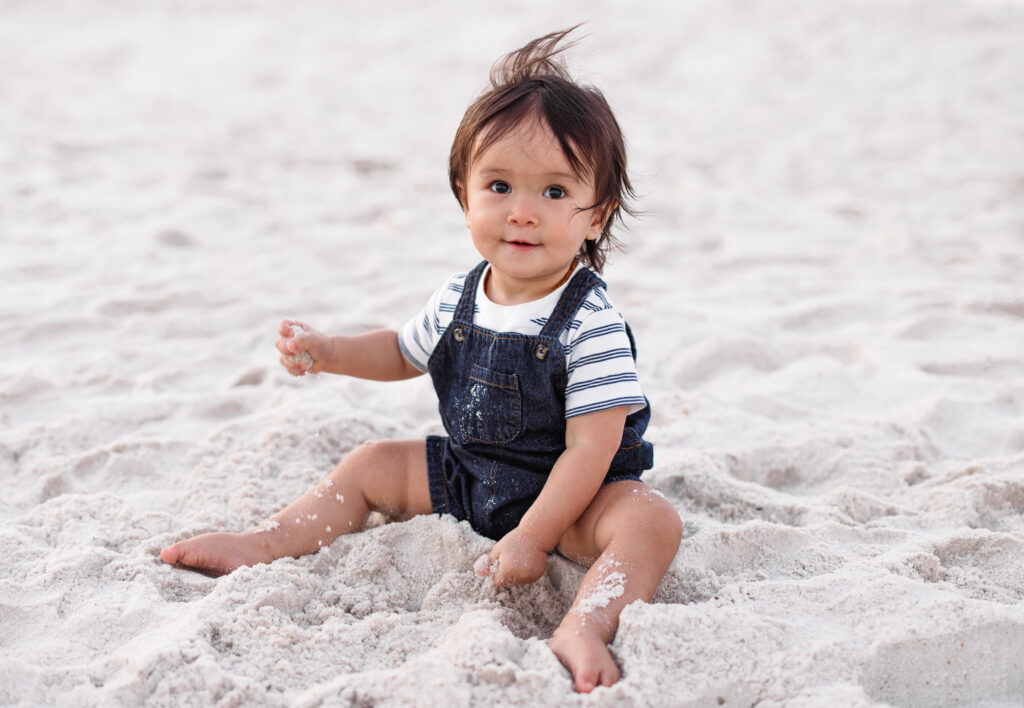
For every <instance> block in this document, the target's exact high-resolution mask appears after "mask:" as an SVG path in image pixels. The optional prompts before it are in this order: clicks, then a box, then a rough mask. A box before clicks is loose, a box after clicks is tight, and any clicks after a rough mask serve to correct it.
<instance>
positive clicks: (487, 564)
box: [473, 553, 498, 578]
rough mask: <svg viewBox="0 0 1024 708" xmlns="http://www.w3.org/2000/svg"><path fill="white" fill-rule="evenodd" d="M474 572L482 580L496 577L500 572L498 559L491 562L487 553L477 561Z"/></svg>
mask: <svg viewBox="0 0 1024 708" xmlns="http://www.w3.org/2000/svg"><path fill="white" fill-rule="evenodd" d="M473 570H474V571H475V572H476V574H477V575H479V576H480V577H481V578H486V577H488V576H491V575H494V574H495V573H496V572H497V571H498V559H497V558H495V559H494V560H491V557H490V555H488V554H487V553H485V554H483V555H482V556H480V557H479V558H477V559H476V562H475V563H474V564H473Z"/></svg>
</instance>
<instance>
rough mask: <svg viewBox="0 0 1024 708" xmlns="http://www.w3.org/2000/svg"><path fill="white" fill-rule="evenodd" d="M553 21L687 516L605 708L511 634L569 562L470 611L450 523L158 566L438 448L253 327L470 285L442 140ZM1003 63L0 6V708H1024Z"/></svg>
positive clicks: (1023, 375)
mask: <svg viewBox="0 0 1024 708" xmlns="http://www.w3.org/2000/svg"><path fill="white" fill-rule="evenodd" d="M659 4H660V5H661V7H660V8H657V7H655V6H656V5H659ZM345 7H352V8H354V9H352V10H345V9H343V8H345ZM142 8H145V9H142ZM498 8H500V9H498ZM644 8H646V9H644ZM652 8H653V9H652ZM583 19H590V20H591V24H590V26H589V32H590V35H591V36H590V38H589V39H587V40H586V41H585V42H584V44H583V46H582V47H581V48H580V49H579V50H578V51H577V52H576V53H575V61H574V65H575V66H576V67H577V68H578V69H579V72H578V73H580V74H582V75H584V76H588V77H590V78H592V79H593V80H595V81H596V82H598V83H599V84H600V86H601V87H602V88H603V89H604V90H605V92H606V94H607V95H608V97H609V99H610V100H611V102H612V104H613V105H614V107H615V108H616V110H617V111H618V115H619V117H620V120H621V122H622V124H623V127H624V129H625V131H626V133H627V135H628V137H629V140H630V146H631V150H632V152H631V157H632V166H633V176H634V179H635V182H636V186H637V188H638V191H639V192H640V194H641V195H642V197H643V198H642V201H641V202H640V206H641V207H642V208H643V209H644V210H646V211H647V216H646V217H645V218H643V219H642V220H639V221H634V222H632V223H631V226H632V231H631V232H630V233H627V234H625V238H626V240H627V241H628V242H629V243H630V245H631V250H630V252H629V253H628V254H626V255H619V256H618V257H615V258H614V259H613V262H612V264H611V267H610V268H609V270H608V272H607V279H608V280H609V282H610V284H611V293H612V296H613V297H614V299H615V300H616V302H617V303H618V304H619V305H620V306H621V307H622V308H623V309H624V310H625V311H626V313H627V315H628V317H629V319H630V321H631V324H632V325H633V328H634V330H635V331H636V332H637V334H638V337H639V339H640V346H641V349H640V368H641V375H642V377H643V381H644V383H645V386H646V390H647V392H648V394H649V397H650V398H651V400H652V401H653V404H654V407H655V411H656V412H655V417H654V421H653V424H652V426H651V430H650V438H651V439H652V440H653V442H655V443H656V446H657V453H656V459H657V462H656V467H655V469H654V470H652V471H651V472H650V473H649V475H648V476H647V479H648V481H649V482H650V483H651V484H652V485H653V486H655V487H656V488H657V489H658V490H660V492H662V493H663V494H665V495H666V496H667V497H668V499H670V500H671V501H672V503H673V504H675V506H676V507H677V508H678V510H679V511H680V513H681V514H682V516H683V519H684V520H685V539H684V541H683V544H682V547H681V549H680V551H679V555H678V557H677V558H676V561H675V564H674V566H673V567H672V569H671V570H670V572H669V574H668V576H667V577H666V578H665V581H664V582H663V584H662V586H661V588H660V590H659V593H658V595H657V597H656V602H655V603H653V604H650V605H634V606H631V607H630V608H628V609H627V610H626V612H625V613H624V614H623V617H622V625H621V628H620V630H619V634H618V637H617V639H616V640H615V643H614V645H613V651H614V654H615V656H616V658H617V660H618V661H619V662H620V664H621V666H622V669H623V674H624V678H623V680H622V681H621V682H620V683H619V684H618V685H616V686H615V687H614V688H611V689H600V690H598V691H596V692H595V693H594V694H592V695H590V696H577V695H574V694H573V693H572V689H571V684H570V680H569V677H568V674H567V673H566V671H565V670H563V669H562V668H561V666H560V665H559V663H558V662H557V660H556V659H555V658H554V657H553V656H552V655H551V653H550V652H549V651H548V650H547V648H546V646H545V644H544V640H545V639H546V638H547V637H548V636H550V633H551V631H552V630H553V628H554V627H555V626H556V624H557V622H558V620H559V618H560V617H561V615H562V614H563V613H564V612H565V611H566V610H567V609H568V607H569V604H570V602H571V600H572V597H573V593H574V591H575V589H576V587H577V584H578V582H579V580H580V578H581V570H580V569H579V568H577V567H576V566H573V565H571V564H569V563H567V562H565V561H561V560H557V559H556V560H553V561H552V562H551V564H550V567H549V571H548V574H547V575H546V576H545V577H544V578H542V579H541V580H540V581H538V582H537V583H536V584H534V585H532V586H529V587H520V588H515V589H512V590H497V589H495V588H493V586H491V585H490V584H489V581H488V580H487V579H486V578H480V577H478V576H476V575H475V573H474V572H473V563H474V561H475V560H476V559H477V558H478V557H479V556H480V555H481V554H483V553H485V552H486V551H487V550H488V549H489V547H490V544H489V543H488V542H487V541H486V540H485V539H483V538H481V537H479V536H477V535H475V534H474V533H473V532H471V531H470V530H469V529H468V528H467V527H466V526H464V525H459V524H456V523H454V522H453V521H452V520H450V519H437V518H420V519H416V520H413V521H411V522H409V523H404V524H385V525H378V526H377V527H376V528H373V529H372V530H370V531H368V532H367V533H364V534H361V535H358V536H355V537H349V538H341V539H339V540H338V541H336V542H335V543H333V544H331V545H329V546H328V547H325V548H323V549H322V550H321V551H320V552H319V553H317V554H315V555H314V556H310V557H306V558H302V559H299V560H282V561H278V562H276V563H274V564H272V565H270V566H260V567H257V568H251V569H243V570H241V571H239V572H237V573H235V574H233V575H231V576H229V577H225V578H221V579H216V580H215V579H211V578H208V577H205V576H203V575H199V574H195V573H191V572H187V571H182V570H180V569H176V568H172V567H169V566H167V565H165V564H163V563H161V562H160V561H159V560H158V558H157V555H156V553H157V551H158V549H159V548H161V547H162V546H164V545H166V544H169V543H171V542H173V541H175V540H178V539H181V538H184V537H186V536H189V535H191V534H195V533H198V532H202V531H207V530H213V529H232V530H242V529H245V528H249V527H251V526H252V525H254V524H256V523H258V522H259V521H260V520H261V519H265V518H266V517H267V516H269V515H270V514H271V513H273V512H274V511H276V510H277V509H278V508H280V507H281V506H282V505H284V504H285V503H286V502H288V501H290V500H291V499H292V498H294V497H295V496H296V495H297V494H299V493H300V492H302V491H303V490H305V489H306V488H308V487H309V486H310V485H312V484H315V483H316V482H317V481H318V480H319V479H321V477H322V475H323V474H325V473H326V472H327V471H329V469H330V468H331V467H332V466H333V464H334V463H335V462H336V461H337V460H338V458H339V456H341V455H342V454H343V453H345V452H346V451H347V450H350V449H351V448H352V447H354V446H355V445H357V444H359V443H360V442H362V441H365V440H368V439H373V438H379V437H398V436H422V435H425V434H427V433H430V432H435V431H437V430H438V429H439V424H438V422H437V416H436V413H435V410H436V409H435V401H434V398H433V392H432V390H431V388H430V386H429V382H428V381H427V380H425V379H419V380H415V381H411V382H404V383H399V384H376V383H370V382H363V381H354V380H344V379H340V378H337V377H328V376H321V377H319V378H318V379H313V378H301V379H296V378H292V377H290V376H288V375H287V374H286V373H285V372H284V371H283V370H282V369H281V367H280V366H279V365H278V364H277V358H278V354H277V352H276V350H275V349H274V340H275V338H276V327H277V323H278V322H279V321H280V320H281V318H284V317H295V318H300V319H302V320H304V321H307V322H310V323H311V324H312V325H314V326H316V327H318V328H320V329H323V330H326V331H346V332H356V331H362V330H365V329H368V328H372V327H378V326H391V327H397V326H399V325H401V323H402V322H403V321H404V320H405V318H407V317H409V316H410V315H411V314H412V313H414V312H415V311H416V309H417V308H418V307H419V306H420V304H421V303H422V301H423V300H424V298H425V297H426V296H427V295H428V294H429V293H430V292H431V290H432V289H433V288H435V287H436V286H437V284H438V283H440V282H441V280H442V278H444V277H445V276H446V275H447V274H448V273H450V272H451V271H453V270H456V269H458V268H465V267H467V266H470V265H472V264H473V263H474V262H475V256H474V252H473V251H472V248H471V245H470V243H469V239H468V238H467V236H466V233H465V229H464V227H463V225H462V216H461V213H460V212H459V210H458V208H457V206H456V204H455V201H454V199H453V198H452V196H451V194H450V193H449V192H448V188H447V183H446V172H445V170H446V157H447V150H448V147H449V144H450V140H451V137H452V135H453V133H454V130H455V126H456V124H457V121H458V119H459V117H460V116H461V113H462V110H463V109H464V108H465V106H466V104H467V103H468V102H469V100H470V99H471V98H472V97H473V96H474V95H476V93H477V92H478V91H479V90H481V89H482V87H483V83H484V80H485V76H486V73H487V69H488V68H489V66H490V64H491V62H492V61H493V60H494V59H495V58H496V56H497V54H498V53H500V52H501V51H504V50H506V49H512V48H513V47H515V46H518V44H520V43H522V42H523V41H525V40H527V39H529V38H532V37H534V36H537V35H539V34H542V33H543V32H545V31H548V30H551V29H555V28H560V27H564V26H567V25H569V24H572V23H574V22H576V21H579V20H583ZM1022 36H1024V4H1022V3H1020V2H1019V1H1009V0H1006V1H1000V0H989V1H981V0H977V1H974V2H968V1H965V0H950V1H948V2H932V3H925V2H909V1H905V0H868V1H866V2H852V1H838V2H821V3H815V2H806V1H804V0H800V1H797V0H768V1H766V2H761V3H750V2H741V1H740V0H724V1H721V0H703V1H701V2H679V3H676V2H670V1H669V0H664V1H663V2H660V3H656V4H652V3H645V4H636V5H631V4H627V3H611V2H599V3H594V2H592V1H587V2H584V1H583V0H569V1H568V2H564V3H557V4H552V3H529V4H526V5H523V4H516V3H511V4H509V3H506V4H504V5H500V6H494V7H491V6H489V5H488V4H486V3H468V2H466V3H463V2H452V3H435V4H431V3H340V2H337V3H336V2H327V1H326V0H310V2H303V3H294V4H292V3H271V2H266V1H257V2H252V3H249V2H244V3H243V2H224V3H202V2H190V1H185V2H177V1H172V0H156V1H155V2H146V3H134V2H128V1H127V0H96V1H95V2H90V3H82V2H70V1H69V2H57V1H55V0H54V1H50V0H41V1H40V2H18V1H16V0H7V1H5V2H0V67H2V68H0V341H3V355H2V357H0V474H2V476H3V480H4V482H5V485H4V486H5V493H4V494H3V495H2V496H0V558H2V559H3V560H2V563H0V628H2V631H0V704H16V705H24V706H37V705H74V706H89V705H139V704H146V705H195V706H212V705H218V706H238V705H245V706H279V705H296V706H317V705H416V704H418V705H431V706H433V705H453V706H459V705H483V704H487V705H491V704H494V705H599V706H631V705H633V706H688V705H700V706H703V705H712V706H717V705H720V704H721V705H726V706H737V705H741V706H742V705H749V704H752V703H754V702H757V704H758V705H759V706H780V705H787V706H812V705H814V706H818V705H828V706H831V705H852V706H867V705H881V704H886V703H888V704H893V705H901V706H943V705H954V704H956V705H976V706H1005V705H1019V704H1021V703H1024V671H1022V668H1024V667H1022V663H1024V659H1022V657H1024V604H1022V601H1024V537H1022V534H1024V517H1022V513H1024V90H1022V83H1021V78H1022V76H1024V42H1021V41H1020V39H1021V37H1022Z"/></svg>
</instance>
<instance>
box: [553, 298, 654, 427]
mask: <svg viewBox="0 0 1024 708" xmlns="http://www.w3.org/2000/svg"><path fill="white" fill-rule="evenodd" d="M601 300H602V301H604V299H603V298H601ZM604 302H605V304H607V302H606V301H604ZM577 322H578V323H579V324H578V326H577V327H576V329H575V332H573V333H571V335H570V338H569V341H568V347H569V356H568V361H567V362H566V369H567V374H568V377H567V381H566V387H565V417H566V418H571V417H573V416H577V415H584V414H585V413H595V412H597V411H602V410H607V409H609V408H617V407H619V406H629V412H630V413H635V412H636V411H639V410H642V409H643V408H644V407H645V406H646V405H647V399H646V398H644V393H643V390H642V389H641V387H640V379H639V377H638V376H637V372H636V361H635V360H634V359H633V351H632V347H631V346H630V342H629V335H628V334H626V322H625V320H624V319H623V318H622V315H621V314H620V313H619V311H618V310H616V309H614V308H613V307H610V306H606V307H604V308H603V309H598V310H591V309H588V308H587V303H584V307H583V308H581V310H580V312H579V314H578V315H577V318H576V321H575V322H574V323H573V324H574V325H575V324H576V323H577Z"/></svg>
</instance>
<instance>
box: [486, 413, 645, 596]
mask: <svg viewBox="0 0 1024 708" xmlns="http://www.w3.org/2000/svg"><path fill="white" fill-rule="evenodd" d="M627 411H628V407H626V406H620V407H618V408H611V409H608V410H604V411H598V412H596V413H588V414H586V415H580V416H574V417H572V418H569V419H568V420H567V421H566V429H565V445H566V447H565V452H563V453H562V454H561V456H559V458H558V461H557V462H556V463H555V466H554V467H553V468H552V469H551V474H550V475H549V476H548V480H547V482H545V484H544V488H543V489H542V490H541V493H540V496H538V497H537V499H536V500H535V501H534V502H533V504H532V505H531V506H530V508H529V509H528V510H527V512H526V514H524V515H523V518H522V520H521V521H520V522H519V525H518V526H517V527H516V528H515V529H513V530H512V531H510V532H509V533H507V534H506V535H505V536H504V537H503V538H502V539H501V540H500V541H498V543H497V544H495V546H494V548H493V549H492V550H491V553H490V569H493V573H489V572H488V573H483V572H482V573H481V574H482V575H487V574H492V575H493V580H494V583H495V585H517V584H519V583H532V582H533V581H534V580H537V579H538V578H539V577H540V576H542V575H543V574H544V570H545V569H546V568H547V554H548V553H549V552H550V551H553V550H554V549H555V547H556V546H557V545H558V542H559V541H560V540H561V539H562V536H563V535H564V534H565V532H566V531H568V530H569V527H571V526H572V525H573V524H574V523H575V522H576V520H577V519H579V518H580V517H581V516H582V515H583V512H584V511H586V509H587V507H588V506H590V503H591V502H592V501H593V500H594V497H595V496H596V495H597V492H598V490H600V489H601V483H602V482H603V481H604V478H605V475H606V474H607V473H608V468H609V466H610V465H611V462H612V458H613V457H615V453H616V451H617V450H618V449H619V445H620V444H621V442H622V430H623V428H624V427H625V425H626V413H627Z"/></svg>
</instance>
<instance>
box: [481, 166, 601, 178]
mask: <svg viewBox="0 0 1024 708" xmlns="http://www.w3.org/2000/svg"><path fill="white" fill-rule="evenodd" d="M511 172H512V170H510V169H507V168H503V167H486V168H484V169H482V170H480V172H479V175H480V176H481V177H483V178H485V179H491V178H497V177H506V176H508V175H509V173H511ZM541 178H542V179H543V180H544V181H547V182H582V180H581V179H580V178H579V177H578V176H577V175H575V174H573V173H572V172H545V173H543V174H542V175H541Z"/></svg>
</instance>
